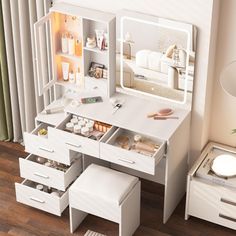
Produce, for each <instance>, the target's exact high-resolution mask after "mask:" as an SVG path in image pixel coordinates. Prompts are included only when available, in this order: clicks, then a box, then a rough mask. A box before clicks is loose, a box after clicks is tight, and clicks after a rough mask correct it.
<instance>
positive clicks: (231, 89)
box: [220, 61, 236, 97]
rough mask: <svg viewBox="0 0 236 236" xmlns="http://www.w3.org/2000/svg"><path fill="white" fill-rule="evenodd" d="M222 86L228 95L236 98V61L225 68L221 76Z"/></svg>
mask: <svg viewBox="0 0 236 236" xmlns="http://www.w3.org/2000/svg"><path fill="white" fill-rule="evenodd" d="M220 84H221V86H222V88H223V90H224V91H225V92H226V93H227V94H229V95H231V96H233V97H236V61H233V62H231V63H230V64H228V65H227V66H226V67H225V68H224V70H223V71H222V73H221V76H220Z"/></svg>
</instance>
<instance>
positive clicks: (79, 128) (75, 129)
mask: <svg viewBox="0 0 236 236" xmlns="http://www.w3.org/2000/svg"><path fill="white" fill-rule="evenodd" d="M74 133H75V134H80V133H81V126H80V125H75V126H74Z"/></svg>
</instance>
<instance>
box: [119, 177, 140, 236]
mask: <svg viewBox="0 0 236 236" xmlns="http://www.w3.org/2000/svg"><path fill="white" fill-rule="evenodd" d="M140 203H141V202H140V181H139V182H138V183H137V184H136V186H135V187H134V189H133V190H132V191H131V192H130V194H129V195H128V196H127V197H126V198H125V200H124V201H123V203H122V205H121V219H120V224H119V236H131V235H133V234H134V232H135V231H136V229H137V228H138V226H139V225H140Z"/></svg>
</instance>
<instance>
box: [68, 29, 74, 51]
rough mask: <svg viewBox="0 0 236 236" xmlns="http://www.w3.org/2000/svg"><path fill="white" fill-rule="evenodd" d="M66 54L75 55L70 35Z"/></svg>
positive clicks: (72, 39) (72, 37)
mask: <svg viewBox="0 0 236 236" xmlns="http://www.w3.org/2000/svg"><path fill="white" fill-rule="evenodd" d="M68 54H69V55H75V39H74V36H73V35H72V34H71V35H70V37H69V39H68Z"/></svg>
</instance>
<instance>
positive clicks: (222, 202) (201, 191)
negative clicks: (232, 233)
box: [188, 180, 236, 230]
mask: <svg viewBox="0 0 236 236" xmlns="http://www.w3.org/2000/svg"><path fill="white" fill-rule="evenodd" d="M189 191H191V194H190V197H189V202H188V204H189V214H190V215H192V216H196V217H198V218H202V219H205V220H208V221H211V222H213V223H216V224H220V225H224V226H226V227H229V228H232V229H235V230H236V190H234V191H233V190H229V189H226V188H225V187H223V186H219V185H216V184H209V183H204V182H201V181H198V180H194V181H192V183H191V185H190V189H189Z"/></svg>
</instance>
